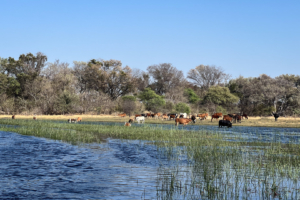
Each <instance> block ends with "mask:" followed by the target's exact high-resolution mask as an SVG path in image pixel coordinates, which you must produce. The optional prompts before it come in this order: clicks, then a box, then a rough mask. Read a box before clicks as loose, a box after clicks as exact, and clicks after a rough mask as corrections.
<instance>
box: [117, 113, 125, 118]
mask: <svg viewBox="0 0 300 200" xmlns="http://www.w3.org/2000/svg"><path fill="white" fill-rule="evenodd" d="M118 116H119V117H126V113H123V114H118Z"/></svg>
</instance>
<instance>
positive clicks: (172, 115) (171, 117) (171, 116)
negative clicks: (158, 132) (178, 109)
mask: <svg viewBox="0 0 300 200" xmlns="http://www.w3.org/2000/svg"><path fill="white" fill-rule="evenodd" d="M169 116H170V120H171V119H176V118H177V114H170V115H169Z"/></svg>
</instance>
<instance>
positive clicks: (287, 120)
mask: <svg viewBox="0 0 300 200" xmlns="http://www.w3.org/2000/svg"><path fill="white" fill-rule="evenodd" d="M77 117H81V118H82V120H83V121H91V122H95V121H97V122H101V121H103V122H123V123H124V122H127V121H128V120H129V119H130V118H134V117H133V116H132V117H128V116H127V117H118V116H114V115H37V116H36V118H37V120H59V121H67V120H68V119H70V118H75V119H76V118H77ZM0 119H11V115H0ZM16 119H29V120H32V119H33V116H32V115H16ZM145 123H146V124H174V120H161V119H152V118H147V119H146V121H145ZM190 125H193V124H192V123H190ZM196 125H211V126H218V120H213V121H212V122H211V118H210V116H209V117H208V119H206V120H199V119H197V121H196ZM233 126H250V127H282V128H285V127H286V128H300V118H299V117H279V118H278V121H277V122H276V121H275V119H274V117H272V116H270V117H249V119H243V120H242V122H241V123H233Z"/></svg>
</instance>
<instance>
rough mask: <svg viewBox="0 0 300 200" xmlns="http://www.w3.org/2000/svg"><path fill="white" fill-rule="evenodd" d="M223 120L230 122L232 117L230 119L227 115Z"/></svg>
mask: <svg viewBox="0 0 300 200" xmlns="http://www.w3.org/2000/svg"><path fill="white" fill-rule="evenodd" d="M223 120H226V121H230V122H232V117H230V116H229V115H224V116H223Z"/></svg>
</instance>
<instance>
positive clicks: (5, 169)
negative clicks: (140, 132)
mask: <svg viewBox="0 0 300 200" xmlns="http://www.w3.org/2000/svg"><path fill="white" fill-rule="evenodd" d="M161 164H166V165H168V164H169V162H168V160H167V159H166V158H163V157H160V156H159V154H158V152H157V149H156V147H155V146H153V145H145V144H143V143H142V142H140V141H127V142H124V141H123V142H122V141H120V140H115V139H113V140H112V139H108V141H107V143H103V144H91V145H88V146H79V147H78V146H73V145H70V144H66V143H61V142H58V141H53V140H47V139H42V138H36V137H33V136H22V135H19V134H16V133H10V132H1V131H0V199H9V198H10V199H11V198H12V199H14V198H16V199H141V198H142V199H144V197H145V198H146V199H156V181H157V180H156V178H157V171H156V170H157V168H158V167H159V165H161Z"/></svg>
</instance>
